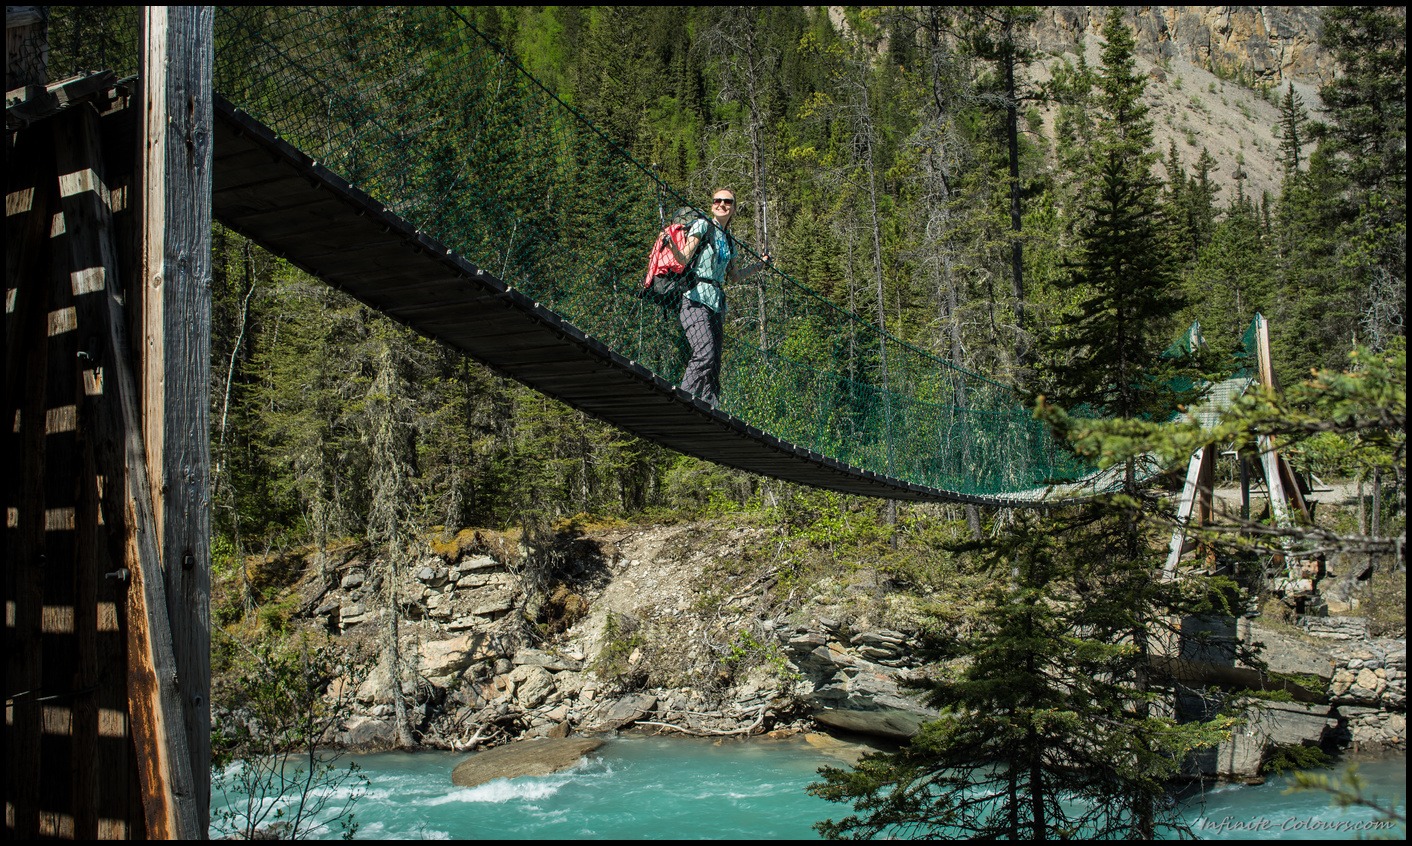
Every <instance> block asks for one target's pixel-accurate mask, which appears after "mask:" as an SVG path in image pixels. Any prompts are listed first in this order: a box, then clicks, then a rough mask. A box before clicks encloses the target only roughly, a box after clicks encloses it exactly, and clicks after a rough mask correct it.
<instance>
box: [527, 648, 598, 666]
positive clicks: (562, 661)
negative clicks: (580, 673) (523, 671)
mask: <svg viewBox="0 0 1412 846" xmlns="http://www.w3.org/2000/svg"><path fill="white" fill-rule="evenodd" d="M526 665H530V666H535V667H543V668H544V669H546V670H554V671H560V670H581V669H583V662H582V661H575V660H573V659H571V658H560V657H559V656H557V655H550V654H549V653H548V652H541V651H540V650H538V649H521V650H519V651H518V652H516V653H515V666H517V667H518V666H526Z"/></svg>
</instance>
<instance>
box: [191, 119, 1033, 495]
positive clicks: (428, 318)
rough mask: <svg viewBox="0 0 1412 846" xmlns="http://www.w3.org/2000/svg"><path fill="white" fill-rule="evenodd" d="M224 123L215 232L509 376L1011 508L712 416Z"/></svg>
mask: <svg viewBox="0 0 1412 846" xmlns="http://www.w3.org/2000/svg"><path fill="white" fill-rule="evenodd" d="M215 123H216V130H215V165H214V186H213V191H212V197H213V200H212V202H213V213H214V216H215V218H216V219H217V220H219V221H220V222H221V223H222V224H224V225H226V226H227V227H229V228H231V229H233V230H235V231H236V232H239V233H241V234H242V235H245V236H246V237H248V238H250V239H252V240H254V241H255V242H257V243H259V244H261V245H262V246H264V247H265V248H266V249H268V250H270V251H271V252H273V253H275V254H276V255H279V256H281V257H283V258H285V259H286V260H288V261H289V262H290V263H292V264H294V265H295V266H297V267H300V268H302V269H303V270H306V271H308V272H309V273H311V274H313V275H315V276H317V277H319V278H320V279H322V280H324V281H325V282H327V283H329V284H330V285H333V286H334V287H336V288H338V289H340V290H342V291H344V292H346V293H348V294H349V295H351V296H352V297H354V298H355V299H357V300H359V301H361V302H363V303H365V304H366V305H368V306H370V307H371V308H373V309H376V310H377V311H379V312H382V313H383V314H386V315H388V316H390V317H392V318H393V319H394V320H397V321H398V322H400V323H402V324H404V325H406V326H408V327H410V328H412V329H414V330H416V331H417V332H419V333H421V334H423V335H426V336H427V337H430V338H433V339H435V340H437V341H439V342H441V343H444V344H446V345H448V346H450V347H452V348H454V349H457V350H460V351H461V352H463V353H465V354H466V355H469V356H471V357H472V358H474V359H476V360H477V361H480V362H482V363H484V364H487V365H489V366H490V367H492V368H493V369H495V370H496V371H498V372H500V373H501V374H503V375H506V376H509V377H511V378H514V379H516V380H518V381H520V382H523V383H524V384H526V385H529V386H530V387H532V388H534V389H536V390H538V391H541V392H543V393H544V394H547V395H548V396H551V397H554V398H555V399H558V400H561V401H563V402H565V403H567V404H569V405H571V406H574V407H575V408H578V409H581V410H582V411H585V412H587V413H589V414H592V415H594V416H595V417H598V418H600V419H602V420H605V421H607V422H609V423H611V424H613V425H616V426H619V427H621V428H623V429H625V430H628V431H630V432H633V433H634V434H636V435H638V436H640V437H642V438H645V439H647V440H651V441H654V442H656V443H658V444H661V445H662V446H665V447H668V448H670V449H674V450H677V451H679V452H683V453H686V454H688V455H694V456H697V457H700V458H704V459H707V460H709V461H714V462H718V463H721V464H726V465H730V466H732V467H737V468H740V469H742V470H748V471H750V472H753V473H759V474H762V475H767V476H773V477H775V478H779V479H784V480H787V481H791V482H798V483H801V484H806V485H812V486H816V487H822V488H828V489H832V490H836V491H840V492H843V493H850V494H860V495H864V496H875V497H883V498H887V499H900V500H917V501H927V500H949V501H954V502H975V503H992V502H993V503H999V502H1000V500H999V499H992V498H987V497H980V496H971V495H966V494H960V493H955V492H951V491H944V490H939V489H936V488H929V487H925V486H921V485H915V484H911V483H908V482H904V481H901V480H898V479H890V478H887V477H885V476H882V475H879V474H876V473H872V472H869V471H865V470H862V469H859V468H855V467H849V466H847V465H844V464H841V463H839V462H837V461H835V460H833V459H831V458H828V457H826V456H821V455H819V454H818V453H811V452H810V451H809V450H807V449H804V448H802V447H798V446H795V445H793V444H790V443H786V442H784V441H782V440H780V439H778V438H776V437H773V436H771V435H769V434H767V433H764V432H762V431H761V430H759V429H757V428H755V427H753V426H750V425H749V424H747V423H746V422H745V421H743V420H740V419H738V418H735V417H732V416H731V415H729V414H725V413H723V412H720V411H716V410H713V409H710V408H708V407H707V406H706V405H704V404H703V403H701V402H699V401H696V400H693V399H692V398H690V397H689V396H688V395H686V394H685V393H684V392H682V391H681V390H680V389H679V388H677V387H676V386H674V385H671V384H669V383H667V382H665V381H664V380H662V379H661V378H660V377H656V376H654V375H653V374H652V373H650V372H649V371H648V370H647V369H646V368H644V367H642V366H641V365H638V364H636V363H634V362H631V361H629V360H628V359H626V358H624V357H623V356H621V355H619V354H618V353H616V352H614V351H613V350H611V349H609V348H608V347H606V346H604V345H603V344H602V343H600V342H598V341H597V340H595V339H593V338H590V337H586V336H585V335H584V333H583V332H581V331H580V330H578V329H577V328H576V327H574V326H572V325H570V324H568V323H565V322H564V321H563V320H562V319H561V318H559V317H558V316H557V315H555V314H554V313H553V312H551V311H550V310H549V309H547V308H544V307H543V306H540V305H539V304H537V303H535V302H534V301H533V300H532V299H530V298H528V297H526V296H525V295H524V294H523V293H521V292H519V291H517V290H515V289H514V288H513V287H511V286H508V285H506V284H505V283H504V282H502V281H501V280H499V279H497V278H495V277H494V276H493V275H491V274H489V273H487V272H485V271H484V270H482V269H480V268H479V267H477V266H475V265H474V264H472V263H471V262H470V261H468V260H467V259H466V258H464V257H462V256H459V255H456V254H455V253H453V252H451V251H450V250H449V249H448V248H447V247H446V246H445V245H443V244H440V243H438V242H437V241H435V240H434V239H432V238H430V237H428V236H427V235H425V234H424V233H421V232H418V231H417V230H416V229H415V228H414V227H413V226H412V225H411V224H409V223H408V222H407V221H405V220H403V219H402V218H400V217H398V216H397V215H396V214H394V213H392V212H390V211H388V210H387V209H386V208H384V207H383V206H382V205H381V204H380V203H378V202H377V201H376V200H374V199H373V198H371V197H369V196H368V195H367V194H366V193H364V192H363V191H361V190H359V189H358V188H357V187H355V186H352V185H350V184H348V183H347V182H346V181H345V180H343V179H342V178H341V177H339V176H337V175H336V174H334V173H332V172H331V171H329V170H328V169H327V168H324V167H323V166H321V165H319V164H318V163H316V162H313V161H311V160H310V159H309V157H308V156H306V155H305V154H303V153H302V152H300V151H299V150H297V149H295V148H294V147H293V146H291V145H290V144H288V143H286V142H284V141H283V140H282V139H279V138H277V137H276V136H275V135H274V134H273V133H272V132H271V131H270V130H269V129H268V128H267V127H265V126H264V125H263V124H261V123H260V122H259V121H257V120H256V119H254V118H252V117H251V116H249V115H248V114H246V113H244V112H241V111H239V110H238V109H236V108H235V107H234V106H233V105H232V104H231V103H229V102H228V101H226V100H224V99H222V98H220V97H219V96H218V97H217V105H216V121H215ZM1012 504H1013V503H1012Z"/></svg>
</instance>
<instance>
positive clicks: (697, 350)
mask: <svg viewBox="0 0 1412 846" xmlns="http://www.w3.org/2000/svg"><path fill="white" fill-rule="evenodd" d="M734 214H735V192H734V191H732V190H730V189H729V188H720V189H717V190H716V191H715V192H714V193H713V196H712V197H711V217H712V218H713V219H712V220H709V221H708V220H706V219H705V218H701V219H700V220H697V221H696V222H695V223H693V224H692V225H691V228H690V229H688V230H687V235H686V242H685V243H684V244H683V245H682V249H680V250H678V249H677V246H676V244H674V243H672V239H670V238H668V239H666V243H667V245H668V246H670V247H671V249H672V252H673V253H674V254H675V255H676V258H677V261H679V262H681V263H682V264H683V265H686V264H688V263H690V261H691V260H690V258H688V257H689V256H691V255H693V254H694V255H696V264H695V266H694V267H692V268H690V270H691V272H692V280H691V282H689V283H688V284H689V285H690V287H688V288H687V290H686V293H684V294H682V301H681V327H682V331H684V332H685V333H686V341H687V344H689V345H690V346H691V358H690V359H689V360H688V361H687V364H686V373H685V374H683V376H682V380H681V386H682V388H683V389H684V390H686V391H687V392H688V393H690V394H692V395H693V396H697V397H700V398H701V399H702V400H705V402H706V403H707V404H708V405H710V406H711V407H712V408H715V407H716V405H717V404H718V403H719V402H720V394H721V342H722V339H723V337H724V331H723V328H722V326H723V317H724V315H725V311H726V293H725V287H724V283H725V280H726V279H727V278H729V279H730V281H731V282H732V283H740V282H744V281H746V280H747V279H749V278H750V277H752V276H754V275H755V274H756V273H758V272H760V269H761V268H762V267H764V266H765V263H766V262H769V260H770V257H769V256H768V255H765V256H761V258H762V259H763V260H764V261H762V262H761V263H759V264H756V265H754V266H753V267H751V268H749V269H748V270H744V271H742V270H740V269H739V268H737V267H736V261H735V253H736V249H735V240H734V239H733V238H731V237H730V224H731V218H732V217H733V216H734ZM698 244H699V245H701V250H700V252H699V253H698V252H697V249H696V248H697V245H698Z"/></svg>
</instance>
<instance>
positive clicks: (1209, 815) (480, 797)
mask: <svg viewBox="0 0 1412 846" xmlns="http://www.w3.org/2000/svg"><path fill="white" fill-rule="evenodd" d="M466 757H467V756H466V755H465V754H464V753H447V752H434V753H416V754H392V753H389V754H380V755H362V756H356V757H354V756H349V757H347V758H344V759H342V760H341V761H340V764H341V763H343V762H344V761H349V760H354V761H357V763H358V764H359V766H360V767H361V768H362V769H363V772H364V773H365V774H366V775H367V776H368V778H369V783H368V785H367V787H366V788H365V791H366V792H365V795H364V796H363V798H362V799H361V800H359V802H358V804H357V805H356V807H355V815H356V817H357V820H358V824H359V829H358V832H357V837H358V839H360V840H361V839H452V840H469V839H482V838H483V839H489V840H501V839H512V840H521V839H523V840H559V839H564V840H567V839H574V840H599V839H601V840H663V839H686V840H690V839H701V840H726V839H730V840H735V839H750V840H767V839H769V840H774V839H799V838H817V836H818V835H817V833H816V832H815V831H814V830H813V828H812V826H813V824H814V823H815V822H817V821H818V820H821V819H825V818H828V817H831V816H832V817H841V816H845V815H846V814H847V813H848V811H849V809H847V808H845V807H843V806H840V805H834V804H831V803H829V802H825V801H823V800H821V799H818V798H815V797H813V796H810V795H809V794H807V793H805V792H804V787H805V786H806V785H807V784H809V783H810V782H812V781H815V780H816V779H817V774H816V771H817V770H818V768H819V767H821V766H840V765H842V761H841V760H840V759H839V758H835V757H831V756H830V755H829V754H828V753H827V752H824V751H820V750H819V749H817V748H814V747H811V746H809V745H808V744H806V743H804V742H803V741H801V740H798V739H792V740H782V741H768V740H765V741H744V742H742V741H722V742H710V741H695V740H685V739H680V738H621V739H615V740H612V741H610V742H609V743H608V744H606V745H605V746H603V747H602V748H601V749H599V750H598V752H597V753H595V754H594V755H592V756H590V757H589V758H588V759H586V760H584V761H582V762H580V764H579V765H578V766H577V767H575V768H573V769H570V770H567V771H565V772H561V773H558V774H556V775H551V776H545V777H542V778H534V777H525V778H519V779H515V780H513V781H505V780H500V781H493V782H490V783H488V784H484V785H481V786H479V787H474V788H460V787H454V786H452V784H451V770H452V768H453V767H454V766H455V765H456V764H457V763H459V762H460V761H462V760H464V759H465V758H466ZM1359 772H1360V774H1362V775H1363V776H1364V777H1365V778H1366V779H1367V780H1368V781H1369V783H1370V785H1371V788H1370V791H1369V793H1370V795H1373V796H1376V797H1377V798H1378V799H1380V800H1383V801H1384V802H1388V801H1391V800H1393V799H1394V797H1396V799H1397V801H1398V807H1399V808H1400V810H1401V811H1402V813H1403V814H1405V813H1406V801H1405V799H1406V783H1407V776H1406V756H1405V755H1404V756H1399V757H1393V758H1381V759H1370V760H1362V761H1360V762H1359ZM1287 786H1288V784H1287V782H1286V781H1285V780H1283V779H1279V778H1276V779H1271V780H1270V781H1269V782H1267V783H1266V784H1264V785H1260V786H1256V787H1247V786H1235V785H1222V786H1217V787H1214V788H1209V789H1207V790H1206V791H1204V792H1202V793H1198V794H1196V795H1193V796H1191V797H1188V798H1186V799H1185V800H1183V805H1182V809H1183V810H1182V816H1183V819H1184V820H1185V822H1186V823H1187V824H1188V825H1189V826H1191V827H1192V830H1193V833H1194V834H1195V835H1196V836H1198V837H1201V838H1209V839H1218V840H1220V839H1231V840H1233V839H1249V838H1259V839H1267V840H1268V839H1288V840H1303V839H1355V838H1357V837H1358V836H1359V835H1362V836H1364V837H1369V836H1372V837H1377V836H1383V837H1387V836H1389V835H1390V836H1393V837H1402V836H1405V833H1404V830H1402V829H1397V828H1392V829H1387V828H1380V827H1378V824H1377V823H1375V822H1374V821H1375V820H1376V816H1375V815H1374V814H1373V813H1372V812H1371V811H1369V810H1367V809H1353V810H1347V811H1345V810H1340V809H1337V808H1333V807H1330V805H1329V803H1328V800H1327V797H1326V796H1325V795H1324V794H1321V793H1314V792H1309V793H1286V792H1285V789H1286V787H1287ZM212 800H213V801H212V804H213V806H215V807H213V816H214V815H215V814H217V813H219V809H220V807H221V806H222V805H223V798H222V796H221V795H220V793H219V791H218V792H217V793H216V795H214V796H213V797H212ZM272 801H275V802H279V801H281V800H280V799H275V800H272ZM212 833H213V834H218V832H216V831H214V830H213V832H212ZM340 834H341V832H340V831H338V830H336V829H335V830H325V831H323V832H321V833H317V832H316V833H315V835H314V836H316V837H318V836H323V837H328V838H337V837H338V836H339V835H340Z"/></svg>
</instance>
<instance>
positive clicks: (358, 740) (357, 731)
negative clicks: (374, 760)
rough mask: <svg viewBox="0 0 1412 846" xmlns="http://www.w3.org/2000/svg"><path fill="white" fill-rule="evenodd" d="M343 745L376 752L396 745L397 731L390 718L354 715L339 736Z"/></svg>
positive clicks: (360, 750)
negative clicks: (382, 718) (381, 718)
mask: <svg viewBox="0 0 1412 846" xmlns="http://www.w3.org/2000/svg"><path fill="white" fill-rule="evenodd" d="M339 742H340V744H342V745H343V746H345V747H347V748H349V749H352V750H355V751H359V752H378V751H383V750H387V749H392V748H393V747H394V746H396V745H397V731H396V729H395V728H393V725H392V721H391V720H380V719H376V718H373V717H354V718H352V719H350V720H349V721H348V728H347V729H345V730H344V732H343V734H342V735H341V736H340V737H339Z"/></svg>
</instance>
